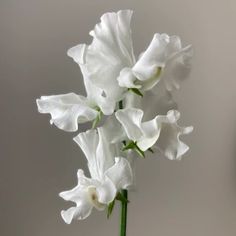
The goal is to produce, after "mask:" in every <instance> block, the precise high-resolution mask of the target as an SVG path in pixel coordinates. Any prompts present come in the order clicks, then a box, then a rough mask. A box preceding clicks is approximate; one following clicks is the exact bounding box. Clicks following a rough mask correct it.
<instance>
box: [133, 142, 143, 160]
mask: <svg viewBox="0 0 236 236" xmlns="http://www.w3.org/2000/svg"><path fill="white" fill-rule="evenodd" d="M134 150H135V151H136V152H137V153H138V154H139V155H140V156H141V157H143V158H145V154H144V151H142V150H141V149H140V148H139V147H138V146H137V145H136V144H135V149H134Z"/></svg>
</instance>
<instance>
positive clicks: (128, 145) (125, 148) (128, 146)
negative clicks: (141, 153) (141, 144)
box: [122, 141, 136, 151]
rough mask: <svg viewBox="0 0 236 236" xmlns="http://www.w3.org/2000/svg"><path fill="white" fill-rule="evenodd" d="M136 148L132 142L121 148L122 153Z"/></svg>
mask: <svg viewBox="0 0 236 236" xmlns="http://www.w3.org/2000/svg"><path fill="white" fill-rule="evenodd" d="M135 146H136V144H135V142H134V141H130V142H129V143H128V144H127V145H125V147H123V149H122V151H126V150H129V149H134V148H135Z"/></svg>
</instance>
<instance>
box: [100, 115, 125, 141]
mask: <svg viewBox="0 0 236 236" xmlns="http://www.w3.org/2000/svg"><path fill="white" fill-rule="evenodd" d="M103 130H104V132H105V134H104V135H105V136H106V139H107V142H109V143H112V144H115V143H121V142H122V141H123V140H125V139H126V134H125V130H124V129H123V127H122V125H121V124H120V122H119V121H118V120H117V119H116V118H115V116H114V115H113V116H109V117H108V118H107V119H106V122H105V124H104V125H103Z"/></svg>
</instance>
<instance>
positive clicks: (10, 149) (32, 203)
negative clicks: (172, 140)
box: [0, 0, 236, 236]
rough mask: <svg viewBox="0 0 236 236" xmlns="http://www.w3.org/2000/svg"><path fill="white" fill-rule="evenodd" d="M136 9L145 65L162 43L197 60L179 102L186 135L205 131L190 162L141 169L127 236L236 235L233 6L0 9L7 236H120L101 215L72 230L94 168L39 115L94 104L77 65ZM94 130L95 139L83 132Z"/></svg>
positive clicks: (181, 0)
mask: <svg viewBox="0 0 236 236" xmlns="http://www.w3.org/2000/svg"><path fill="white" fill-rule="evenodd" d="M125 8H130V9H133V10H134V16H133V21H132V30H133V39H134V46H135V52H136V55H138V53H140V52H141V51H142V50H143V49H144V48H145V47H146V46H147V44H148V43H149V41H150V40H151V38H152V36H153V34H154V33H155V32H166V33H168V34H177V35H180V36H181V38H182V39H183V40H184V42H185V43H192V44H193V45H194V49H195V56H194V59H193V71H192V74H191V78H190V80H188V81H186V83H184V84H183V86H182V88H181V90H180V91H179V92H178V93H177V95H176V97H177V99H178V101H179V105H180V111H181V112H182V114H183V117H182V118H183V119H182V121H181V122H182V123H183V124H186V125H188V124H189V125H190V124H192V125H194V127H195V130H194V133H192V134H191V135H190V136H189V137H188V138H187V139H186V142H187V143H188V144H190V146H191V151H190V152H189V153H188V154H187V155H186V157H185V158H184V160H183V161H182V162H171V161H168V160H166V159H163V158H159V159H158V158H156V157H151V158H147V160H145V161H143V160H140V161H139V163H138V170H137V173H138V174H137V178H138V180H137V181H138V189H137V191H136V192H135V193H131V194H130V199H131V203H130V204H129V214H128V217H129V218H128V235H148V236H157V235H160V236H173V235H175V236H199V235H201V236H222V235H226V236H235V235H236V204H235V203H236V196H235V195H236V194H235V187H236V159H235V151H236V148H235V142H236V125H235V122H236V105H235V100H236V78H235V68H236V60H235V55H236V43H235V41H236V28H235V23H236V3H235V1H234V0H227V1H223V0H221V1H220V0H217V1H213V0H212V1H211V0H204V1H203V0H199V1H193V0H191V1H189V0H178V1H177V0H176V1H175V0H172V1H171V0H153V1H141V0H140V1H131V0H129V1H128V0H119V1H115V0H106V1H105V0H97V1H95V0H93V1H92V0H87V1H83V0H64V1H62V0H40V1H39V0H37V1H36V0H15V1H14V0H1V1H0V79H1V86H0V89H1V91H0V106H1V115H0V120H1V133H0V135H1V141H0V143H1V144H0V145H1V148H0V152H1V155H0V189H1V193H0V235H1V236H15V235H16V236H32V235H33V236H41V235H42V236H52V235H55V236H65V235H66V236H73V235H74V236H75V235H76V236H78V235H97V236H102V235H118V220H119V218H118V210H119V208H118V207H117V208H116V209H115V211H114V214H113V216H112V218H111V219H110V220H107V219H106V217H105V214H104V213H103V212H102V213H101V212H97V211H94V212H93V214H92V215H91V216H90V217H89V218H88V219H87V220H86V221H83V222H74V223H73V224H72V225H69V226H68V225H66V224H65V223H64V222H63V221H62V219H61V217H60V214H59V212H60V210H61V209H65V208H67V207H68V206H69V205H70V204H68V203H66V202H64V201H63V200H62V199H60V198H59V197H58V193H59V192H60V191H62V190H66V189H70V188H71V187H72V186H74V185H75V183H76V171H77V169H78V168H79V167H82V168H86V167H85V166H86V163H85V159H84V157H83V155H82V153H81V151H80V150H79V148H78V147H77V146H76V144H75V143H74V142H73V141H72V139H71V138H72V137H73V136H75V134H68V133H65V132H63V131H60V130H58V129H56V128H55V127H51V126H50V125H49V122H48V120H49V119H48V118H49V117H48V116H47V115H41V114H38V113H37V109H36V104H35V99H36V98H37V97H39V96H40V95H51V94H60V93H67V92H71V91H73V92H77V93H83V85H82V83H81V75H80V71H79V68H78V67H77V66H76V64H75V63H73V62H72V60H71V59H70V58H68V57H67V56H66V50H67V49H68V48H70V47H71V46H74V45H76V44H77V43H82V42H86V43H89V42H90V41H91V38H90V37H89V35H88V32H89V31H90V30H91V29H92V28H93V27H94V25H95V23H97V22H98V20H99V17H100V16H101V15H102V14H103V13H105V12H107V11H117V10H119V9H125ZM83 128H84V127H83Z"/></svg>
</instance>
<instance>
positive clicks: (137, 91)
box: [128, 88, 143, 97]
mask: <svg viewBox="0 0 236 236" xmlns="http://www.w3.org/2000/svg"><path fill="white" fill-rule="evenodd" d="M128 90H129V91H132V92H133V93H135V94H137V95H138V96H141V97H143V94H142V93H141V92H140V90H139V89H137V88H129V89H128Z"/></svg>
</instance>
